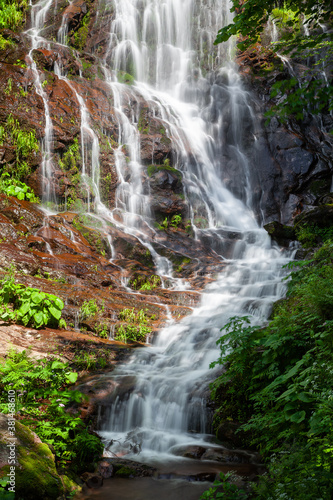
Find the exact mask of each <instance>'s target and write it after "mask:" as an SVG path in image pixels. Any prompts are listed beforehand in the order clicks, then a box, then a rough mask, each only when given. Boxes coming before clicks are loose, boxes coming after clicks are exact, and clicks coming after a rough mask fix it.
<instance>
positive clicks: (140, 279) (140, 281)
mask: <svg viewBox="0 0 333 500" xmlns="http://www.w3.org/2000/svg"><path fill="white" fill-rule="evenodd" d="M129 285H130V286H131V288H132V289H133V290H154V288H156V287H158V286H160V285H161V278H160V277H159V276H158V275H157V274H152V275H151V276H149V277H147V276H144V275H140V274H136V275H135V277H133V278H132V279H131V280H130V282H129Z"/></svg>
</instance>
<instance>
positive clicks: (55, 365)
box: [51, 360, 66, 370]
mask: <svg viewBox="0 0 333 500" xmlns="http://www.w3.org/2000/svg"><path fill="white" fill-rule="evenodd" d="M65 367H66V365H65V363H63V362H62V361H58V360H55V361H53V363H52V365H51V370H58V369H63V368H65Z"/></svg>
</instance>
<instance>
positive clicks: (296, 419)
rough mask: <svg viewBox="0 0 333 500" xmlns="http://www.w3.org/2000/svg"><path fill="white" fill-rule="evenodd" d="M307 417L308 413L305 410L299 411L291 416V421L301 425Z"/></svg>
mask: <svg viewBox="0 0 333 500" xmlns="http://www.w3.org/2000/svg"><path fill="white" fill-rule="evenodd" d="M305 416H306V413H305V411H304V410H301V411H297V412H296V413H294V414H293V415H291V417H290V421H291V422H294V423H295V424H300V423H301V422H303V420H304V419H305Z"/></svg>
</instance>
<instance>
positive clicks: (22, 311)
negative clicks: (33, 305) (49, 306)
mask: <svg viewBox="0 0 333 500" xmlns="http://www.w3.org/2000/svg"><path fill="white" fill-rule="evenodd" d="M29 309H30V302H23V304H22V305H21V307H20V309H19V310H18V311H17V312H18V313H19V314H21V315H22V316H24V315H25V314H26V313H27V312H28V311H29Z"/></svg>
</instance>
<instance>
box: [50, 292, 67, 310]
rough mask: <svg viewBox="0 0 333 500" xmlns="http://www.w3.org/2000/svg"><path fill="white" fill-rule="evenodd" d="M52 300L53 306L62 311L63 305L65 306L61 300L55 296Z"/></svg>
mask: <svg viewBox="0 0 333 500" xmlns="http://www.w3.org/2000/svg"><path fill="white" fill-rule="evenodd" d="M52 298H53V297H52ZM53 300H54V305H55V306H56V307H57V308H58V309H60V310H62V309H63V308H64V305H65V304H64V303H63V301H62V300H61V299H59V297H56V296H55V295H54V298H53Z"/></svg>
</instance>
